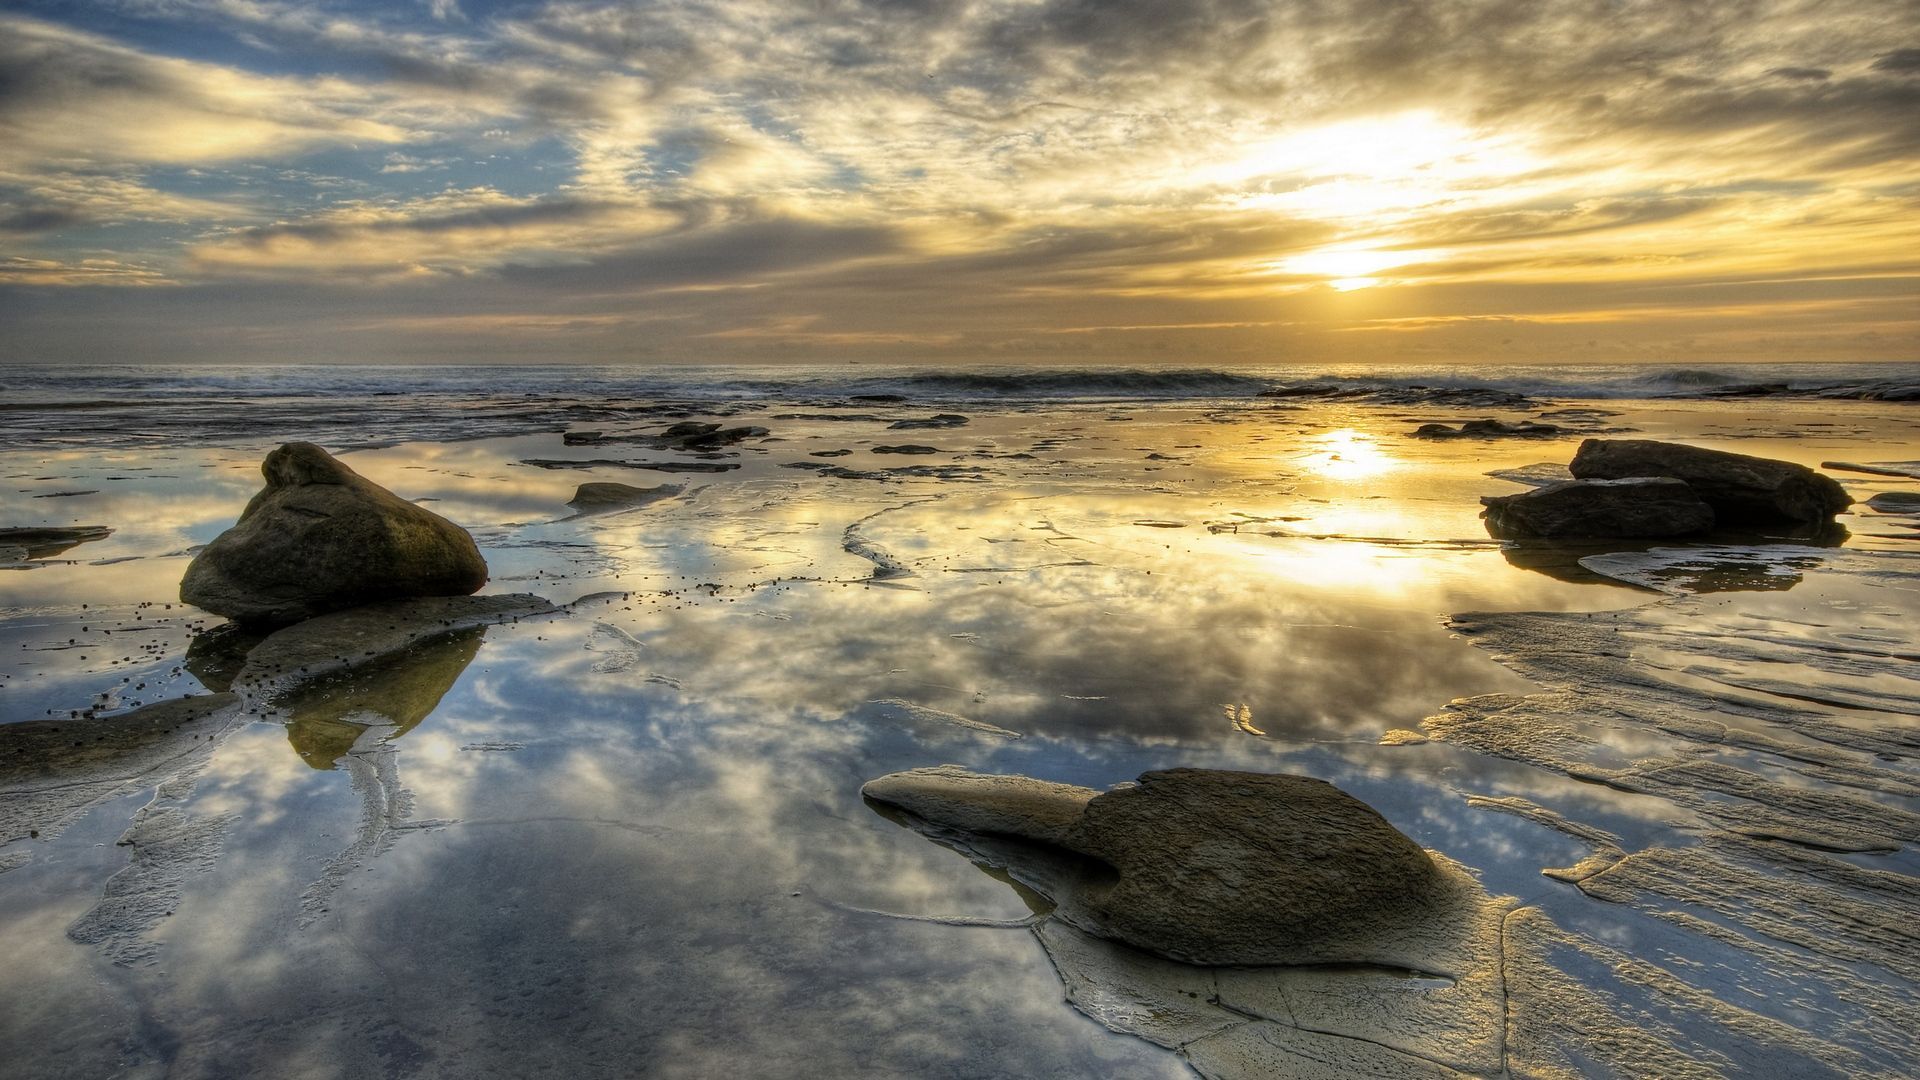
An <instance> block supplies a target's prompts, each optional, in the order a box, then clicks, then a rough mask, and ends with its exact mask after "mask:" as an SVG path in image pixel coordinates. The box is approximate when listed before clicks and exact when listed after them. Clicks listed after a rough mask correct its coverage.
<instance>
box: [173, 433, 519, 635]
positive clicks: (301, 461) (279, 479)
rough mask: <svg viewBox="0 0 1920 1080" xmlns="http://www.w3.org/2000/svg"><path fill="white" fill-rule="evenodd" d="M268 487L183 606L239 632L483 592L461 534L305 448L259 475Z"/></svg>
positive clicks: (270, 461)
mask: <svg viewBox="0 0 1920 1080" xmlns="http://www.w3.org/2000/svg"><path fill="white" fill-rule="evenodd" d="M261 472H262V473H263V474H265V476H266V479H267V486H266V487H265V488H264V489H262V490H261V492H260V493H259V494H257V495H255V496H254V497H253V501H252V502H249V503H248V504H247V508H246V509H245V510H244V511H242V512H241V514H240V520H239V521H238V522H237V523H235V525H234V526H233V528H231V529H228V530H227V531H226V532H224V533H221V534H220V535H219V536H218V537H216V538H215V539H214V541H213V542H212V543H211V544H208V545H207V546H206V548H205V550H203V551H201V552H200V554H199V555H197V556H195V557H194V560H193V562H192V563H191V564H190V565H189V566H188V567H187V572H186V575H185V577H183V578H182V579H181V582H180V599H181V600H183V601H185V602H187V603H189V604H192V605H194V606H195V607H198V608H201V609H204V610H206V611H211V612H213V613H215V614H217V615H225V616H227V617H229V618H231V619H234V620H236V621H240V622H254V623H267V624H278V623H290V622H298V621H299V620H301V619H307V618H311V617H313V616H315V615H319V614H322V613H324V612H328V611H337V610H339V609H342V608H350V607H355V606H358V605H360V604H365V603H368V602H371V601H374V600H389V599H395V598H400V597H410V596H463V595H465V594H467V593H471V592H474V591H475V590H477V589H479V588H480V587H481V586H482V585H485V584H486V583H487V564H486V561H485V560H484V559H482V558H481V557H480V549H479V548H478V547H476V546H475V545H474V542H473V537H471V536H469V535H468V534H467V531H466V530H465V529H462V528H461V527H460V526H458V525H455V524H454V523H453V522H451V521H448V520H447V519H446V518H443V517H441V516H440V515H438V514H436V513H433V512H432V511H430V510H426V509H423V508H422V507H419V506H416V505H414V504H413V503H410V502H408V501H406V500H405V499H402V498H400V497H399V496H397V495H395V494H393V493H392V492H390V491H388V490H387V489H385V488H383V487H381V486H380V485H378V484H375V483H373V482H372V481H370V480H366V479H364V478H362V477H361V476H360V475H359V474H357V473H355V472H354V471H353V470H352V469H349V468H348V467H347V466H346V465H344V464H342V463H341V462H339V461H337V460H335V459H334V458H333V457H332V456H331V455H330V454H328V453H327V452H326V451H325V450H322V449H321V448H320V447H318V446H315V445H313V444H312V443H298V442H296V443H287V444H286V445H284V446H282V447H280V449H278V450H275V451H274V452H273V453H271V454H268V455H267V459H266V461H265V462H264V463H262V465H261Z"/></svg>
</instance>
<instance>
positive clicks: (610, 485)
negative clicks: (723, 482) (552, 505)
mask: <svg viewBox="0 0 1920 1080" xmlns="http://www.w3.org/2000/svg"><path fill="white" fill-rule="evenodd" d="M685 490H686V488H684V487H682V486H681V485H679V484H661V485H659V486H658V487H635V486H633V485H632V484H618V483H614V482H612V481H592V482H589V483H585V484H581V485H580V486H579V487H578V488H576V489H574V492H573V498H571V499H568V500H567V505H568V506H571V507H573V508H574V509H575V510H577V511H579V513H578V514H576V515H575V516H576V517H586V516H587V515H589V514H611V513H613V512H614V511H616V510H632V509H634V508H635V507H640V506H646V505H648V504H649V503H656V502H659V501H660V500H662V499H671V498H673V497H674V496H675V495H678V494H680V493H681V492H683V491H685Z"/></svg>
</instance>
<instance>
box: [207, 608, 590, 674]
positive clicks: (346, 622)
mask: <svg viewBox="0 0 1920 1080" xmlns="http://www.w3.org/2000/svg"><path fill="white" fill-rule="evenodd" d="M559 613H560V609H559V608H556V607H554V606H553V605H552V604H551V603H549V602H548V601H547V600H546V598H544V597H540V596H534V595H532V594H530V593H503V594H497V595H492V596H431V597H416V598H414V599H411V600H389V601H385V602H382V603H376V604H366V605H363V606H361V607H357V608H352V609H350V610H347V611H336V612H333V613H331V614H328V615H321V616H318V617H316V618H312V619H308V620H306V621H305V622H302V623H299V624H297V625H294V626H289V627H285V628H284V629H281V630H276V631H275V632H273V633H272V634H270V635H268V636H267V637H266V639H265V640H263V641H261V642H260V643H259V644H258V645H256V646H254V647H253V649H252V651H250V652H248V653H247V655H246V660H245V662H244V663H243V664H242V665H241V668H240V671H239V674H237V675H235V676H234V677H233V683H232V685H233V686H234V687H235V688H236V689H240V690H245V691H247V692H248V693H250V694H252V695H254V696H256V697H262V698H266V699H273V698H276V697H279V696H282V695H284V694H287V693H289V692H292V691H293V690H296V689H298V688H300V687H302V686H304V685H306V684H308V683H311V682H313V681H314V680H315V679H318V678H320V677H321V676H323V675H327V674H330V673H333V672H337V671H346V670H349V669H351V668H355V667H358V666H363V665H366V664H368V663H370V662H373V661H376V660H379V659H380V658H383V657H392V656H397V655H398V654H400V653H403V652H405V651H407V650H409V649H413V648H416V647H418V646H420V645H421V644H422V643H424V642H429V641H432V640H434V639H436V638H441V637H446V636H448V635H452V634H457V633H460V632H461V631H464V630H471V629H473V628H474V627H480V626H491V625H493V624H495V623H504V622H513V621H517V620H519V619H521V618H532V617H535V616H544V615H557V614H559Z"/></svg>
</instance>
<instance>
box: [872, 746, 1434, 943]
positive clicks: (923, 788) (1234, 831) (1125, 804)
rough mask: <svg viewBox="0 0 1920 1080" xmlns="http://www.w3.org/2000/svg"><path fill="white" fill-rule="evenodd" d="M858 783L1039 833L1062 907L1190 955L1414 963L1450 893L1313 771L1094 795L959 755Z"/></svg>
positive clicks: (967, 829) (1018, 831) (917, 805)
mask: <svg viewBox="0 0 1920 1080" xmlns="http://www.w3.org/2000/svg"><path fill="white" fill-rule="evenodd" d="M862 792H863V794H865V795H866V796H867V797H868V798H870V799H873V800H875V801H876V802H880V803H884V804H887V805H889V806H892V807H896V808H898V809H900V810H904V811H906V812H908V813H910V814H912V815H914V816H915V817H916V818H919V819H923V820H924V821H925V822H927V823H929V824H930V825H932V826H933V827H935V828H936V829H939V830H944V831H947V832H949V833H950V832H951V831H952V830H959V831H960V833H962V834H964V835H967V836H978V837H981V838H983V839H984V840H985V841H986V842H988V843H993V842H995V841H996V839H1000V840H1004V838H1009V837H1011V838H1017V840H1018V841H1025V842H1027V843H1028V844H1029V846H1032V845H1038V846H1039V848H1040V850H1041V851H1043V852H1047V853H1051V854H1053V855H1054V856H1056V861H1055V862H1054V863H1052V864H1051V865H1046V864H1044V861H1041V862H1036V863H1034V864H1032V865H1035V866H1040V867H1041V869H1039V870H1037V871H1035V872H1033V873H1032V874H1031V875H1030V880H1028V881H1027V883H1028V884H1029V885H1031V886H1033V887H1034V888H1036V889H1038V890H1039V891H1041V892H1044V893H1046V894H1047V895H1048V896H1049V897H1050V898H1051V899H1052V900H1053V901H1054V903H1055V904H1056V905H1057V907H1056V909H1055V912H1054V914H1055V916H1057V917H1058V918H1060V919H1062V920H1064V921H1065V922H1068V923H1070V924H1072V925H1073V926H1075V927H1077V928H1079V929H1081V930H1084V931H1086V932H1087V933H1091V934H1094V935H1097V936H1100V937H1108V938H1114V939H1117V940H1119V941H1123V942H1125V943H1127V944H1129V945H1132V946H1134V947H1135V948H1139V949H1143V950H1146V951H1148V952H1152V953H1156V954H1158V955H1161V956H1165V957H1168V958H1169V959H1173V960H1179V961H1182V962H1185V963H1193V964H1323V963H1376V964H1399V965H1402V966H1415V965H1417V963H1418V956H1417V955H1415V954H1414V953H1412V952H1410V951H1409V949H1408V947H1407V944H1406V943H1407V942H1410V941H1412V940H1413V939H1415V938H1417V937H1418V936H1419V933H1420V931H1419V927H1420V926H1421V924H1422V923H1423V922H1424V921H1426V920H1429V919H1430V918H1431V917H1432V916H1433V914H1434V912H1435V911H1436V910H1437V909H1438V908H1440V907H1442V906H1444V905H1446V904H1447V903H1449V902H1450V901H1449V900H1448V898H1447V886H1446V884H1445V881H1444V879H1443V877H1442V875H1441V873H1440V871H1439V870H1438V869H1437V868H1436V867H1435V865H1434V863H1433V860H1432V859H1431V858H1430V857H1429V856H1428V855H1427V853H1426V852H1425V851H1423V850H1421V848H1420V847H1419V846H1418V845H1416V844H1415V843H1414V842H1413V841H1411V840H1409V839H1407V838H1406V837H1405V836H1403V835H1401V833H1400V832H1399V831H1397V830H1396V829H1394V827H1393V826H1392V825H1389V824H1388V823H1387V822H1386V820H1385V819H1384V818H1382V817H1381V816H1380V815H1379V814H1377V813H1375V812H1374V811H1373V810H1372V809H1371V808H1369V807H1368V806H1367V805H1366V804H1364V803H1362V802H1360V801H1359V800H1358V799H1355V798H1353V797H1352V796H1350V795H1348V794H1346V793H1345V792H1342V791H1340V790H1339V789H1338V788H1336V787H1334V786H1333V785H1331V784H1328V783H1326V782H1324V781H1321V780H1314V779H1310V778H1308V777H1303V776H1286V775H1277V774H1274V775H1269V774H1261V773H1243V772H1226V771H1220V770H1211V769H1173V770H1168V771H1165V772H1150V773H1146V774H1144V775H1142V776H1141V777H1140V780H1139V782H1138V783H1137V784H1131V785H1123V786H1121V787H1117V788H1114V789H1113V790H1111V791H1108V792H1105V793H1095V792H1093V791H1091V790H1089V789H1087V788H1078V787H1072V786H1070V785H1066V784H1051V783H1046V782H1044V781H1040V780H1032V779H1028V778H1025V777H1009V776H987V775H981V774H978V773H971V772H968V771H966V770H964V769H961V768H959V767H957V766H951V765H948V766H941V767H939V768H933V769H915V770H912V771H909V772H904V773H895V774H893V775H891V776H885V777H881V778H880V779H878V780H874V781H872V782H870V783H869V784H867V785H866V786H865V787H864V788H863V789H862ZM1009 868H1010V871H1011V872H1013V873H1015V875H1016V876H1019V875H1020V874H1021V873H1022V872H1023V869H1025V868H1023V867H1022V866H1020V865H1011V866H1010V867H1009Z"/></svg>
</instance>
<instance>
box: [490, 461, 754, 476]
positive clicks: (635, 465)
mask: <svg viewBox="0 0 1920 1080" xmlns="http://www.w3.org/2000/svg"><path fill="white" fill-rule="evenodd" d="M520 464H522V465H531V466H532V467H534V468H536V469H646V470H648V471H650V472H691V473H722V472H732V471H733V470H734V469H737V468H739V467H740V464H739V462H734V461H726V462H720V461H618V460H615V459H614V458H589V459H585V460H581V459H575V458H521V459H520Z"/></svg>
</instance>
